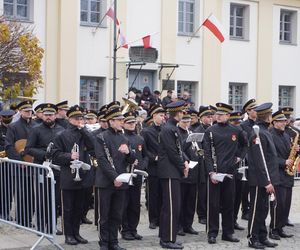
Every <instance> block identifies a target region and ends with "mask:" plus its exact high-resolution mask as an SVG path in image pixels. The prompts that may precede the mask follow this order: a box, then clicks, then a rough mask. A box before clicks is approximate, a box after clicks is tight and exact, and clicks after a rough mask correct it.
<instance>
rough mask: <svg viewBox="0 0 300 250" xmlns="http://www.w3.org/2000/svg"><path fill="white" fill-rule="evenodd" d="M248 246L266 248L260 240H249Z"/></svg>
mask: <svg viewBox="0 0 300 250" xmlns="http://www.w3.org/2000/svg"><path fill="white" fill-rule="evenodd" d="M248 246H249V247H251V248H255V249H265V246H264V245H263V244H261V243H260V242H259V241H251V240H249V241H248Z"/></svg>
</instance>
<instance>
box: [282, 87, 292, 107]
mask: <svg viewBox="0 0 300 250" xmlns="http://www.w3.org/2000/svg"><path fill="white" fill-rule="evenodd" d="M294 90H295V87H293V86H279V97H278V107H279V108H283V107H293V106H294V92H295V91H294Z"/></svg>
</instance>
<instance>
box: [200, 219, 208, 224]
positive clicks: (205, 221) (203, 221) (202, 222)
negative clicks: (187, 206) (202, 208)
mask: <svg viewBox="0 0 300 250" xmlns="http://www.w3.org/2000/svg"><path fill="white" fill-rule="evenodd" d="M199 223H200V224H203V225H206V223H207V220H206V219H205V218H204V219H199Z"/></svg>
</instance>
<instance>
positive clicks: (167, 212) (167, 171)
mask: <svg viewBox="0 0 300 250" xmlns="http://www.w3.org/2000/svg"><path fill="white" fill-rule="evenodd" d="M166 107H167V112H169V120H168V121H167V123H166V125H165V126H163V127H162V129H161V133H160V144H159V152H158V172H157V173H158V177H159V178H160V182H161V186H162V208H161V214H160V222H159V237H160V245H161V246H162V247H163V248H169V249H182V248H183V246H182V245H181V244H180V243H179V242H176V236H177V232H178V226H179V219H180V207H181V198H180V193H181V192H180V180H181V178H182V177H187V176H188V171H189V165H188V159H185V158H184V155H183V154H182V145H181V139H180V135H179V132H178V128H177V126H176V125H177V123H178V122H179V121H180V120H181V119H182V116H183V111H184V110H185V101H183V100H181V101H175V102H171V103H170V104H168V105H167V106H166Z"/></svg>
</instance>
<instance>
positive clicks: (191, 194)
mask: <svg viewBox="0 0 300 250" xmlns="http://www.w3.org/2000/svg"><path fill="white" fill-rule="evenodd" d="M192 114H194V110H193V109H192V110H191V109H190V110H188V112H186V113H184V115H183V117H182V119H181V120H180V121H179V123H178V131H179V134H180V136H181V140H182V151H183V154H185V156H186V158H188V159H189V160H190V161H196V162H199V155H198V152H197V149H195V148H193V145H192V143H191V142H186V140H187V138H188V136H189V134H190V131H189V130H188V128H189V126H190V123H191V116H192ZM195 143H197V142H195ZM198 169H199V165H196V166H195V167H194V168H193V169H191V170H190V171H189V174H188V177H187V178H182V179H181V186H180V189H181V211H180V223H179V225H180V226H179V231H178V235H182V236H184V235H185V233H188V234H194V235H197V234H198V232H197V231H196V230H195V229H194V228H193V227H192V225H193V219H194V214H195V210H196V197H197V182H198Z"/></svg>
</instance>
